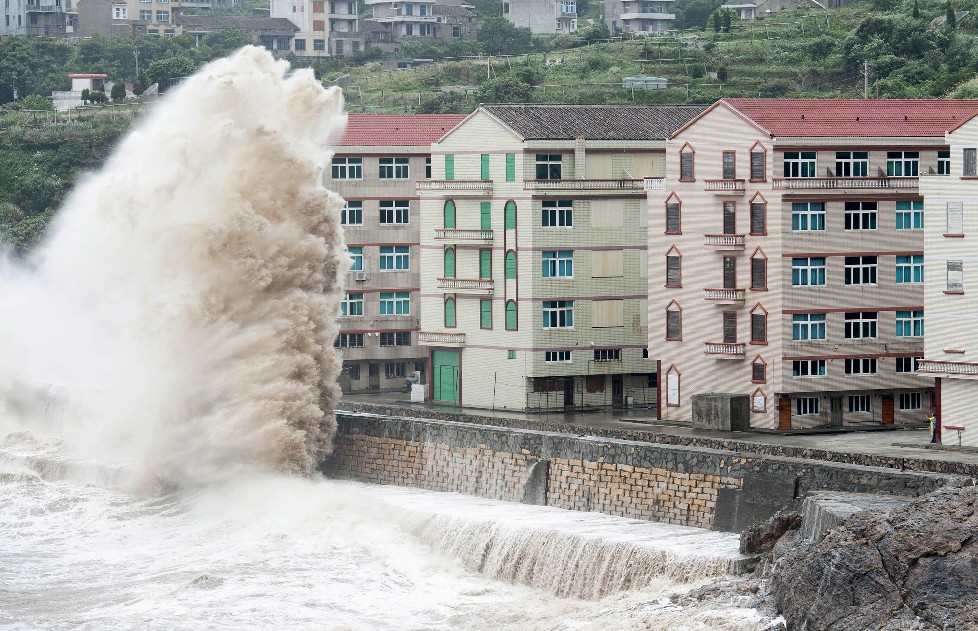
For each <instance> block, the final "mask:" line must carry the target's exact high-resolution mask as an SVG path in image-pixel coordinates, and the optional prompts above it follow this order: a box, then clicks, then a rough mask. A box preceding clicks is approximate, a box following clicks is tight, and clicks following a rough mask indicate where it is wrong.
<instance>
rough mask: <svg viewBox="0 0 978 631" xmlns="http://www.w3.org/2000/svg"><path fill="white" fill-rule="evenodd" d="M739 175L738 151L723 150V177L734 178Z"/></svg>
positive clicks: (726, 178)
mask: <svg viewBox="0 0 978 631" xmlns="http://www.w3.org/2000/svg"><path fill="white" fill-rule="evenodd" d="M736 177H737V152H736V151H724V152H723V179H725V180H732V179H734V178H736Z"/></svg>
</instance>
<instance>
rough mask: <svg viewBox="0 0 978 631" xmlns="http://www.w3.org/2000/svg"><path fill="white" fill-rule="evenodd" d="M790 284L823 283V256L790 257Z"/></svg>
mask: <svg viewBox="0 0 978 631" xmlns="http://www.w3.org/2000/svg"><path fill="white" fill-rule="evenodd" d="M791 284H792V285H794V286H796V287H798V286H803V285H824V284H825V258H824V257H814V256H813V257H809V258H793V259H791Z"/></svg>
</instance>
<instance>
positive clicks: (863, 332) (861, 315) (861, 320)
mask: <svg viewBox="0 0 978 631" xmlns="http://www.w3.org/2000/svg"><path fill="white" fill-rule="evenodd" d="M878 317H879V314H878V313H876V312H875V311H854V312H850V313H846V314H845V322H846V324H845V337H846V339H849V340H859V339H864V338H874V337H876V321H877V319H878Z"/></svg>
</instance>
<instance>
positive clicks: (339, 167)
mask: <svg viewBox="0 0 978 631" xmlns="http://www.w3.org/2000/svg"><path fill="white" fill-rule="evenodd" d="M330 177H331V178H332V179H334V180H362V179H363V158H362V157H356V156H333V159H332V160H331V161H330Z"/></svg>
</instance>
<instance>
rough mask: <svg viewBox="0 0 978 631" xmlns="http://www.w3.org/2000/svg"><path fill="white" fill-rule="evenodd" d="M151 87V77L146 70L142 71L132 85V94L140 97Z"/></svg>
mask: <svg viewBox="0 0 978 631" xmlns="http://www.w3.org/2000/svg"><path fill="white" fill-rule="evenodd" d="M148 87H149V75H147V74H146V71H145V70H140V71H139V74H138V75H136V81H135V82H134V83H133V84H132V93H133V94H135V95H136V96H139V95H140V94H142V93H143V92H145V91H146V88H148Z"/></svg>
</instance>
